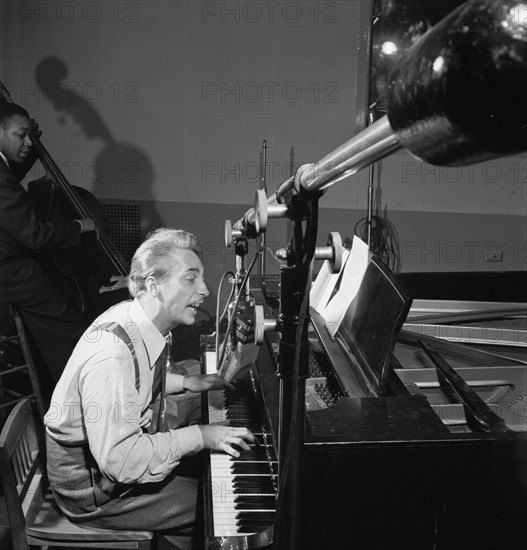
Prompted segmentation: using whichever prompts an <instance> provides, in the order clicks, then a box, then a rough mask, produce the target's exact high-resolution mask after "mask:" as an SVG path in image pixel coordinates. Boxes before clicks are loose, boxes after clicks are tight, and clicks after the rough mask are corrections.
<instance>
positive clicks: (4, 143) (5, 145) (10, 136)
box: [0, 115, 33, 164]
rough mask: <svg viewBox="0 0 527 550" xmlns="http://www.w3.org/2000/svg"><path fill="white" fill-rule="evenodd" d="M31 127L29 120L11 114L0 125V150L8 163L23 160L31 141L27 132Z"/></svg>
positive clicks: (16, 162)
mask: <svg viewBox="0 0 527 550" xmlns="http://www.w3.org/2000/svg"><path fill="white" fill-rule="evenodd" d="M32 129H33V123H32V122H31V120H29V119H28V118H26V117H24V116H20V115H13V116H11V117H9V118H8V119H7V120H4V122H3V123H2V124H1V125H0V151H2V153H3V154H4V156H5V157H6V159H7V160H8V161H9V162H10V163H14V164H18V163H21V162H24V160H25V159H26V157H27V155H28V154H29V150H30V148H31V145H32V144H33V142H32V141H31V138H30V137H29V132H30V131H31V130H32Z"/></svg>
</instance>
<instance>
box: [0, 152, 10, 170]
mask: <svg viewBox="0 0 527 550" xmlns="http://www.w3.org/2000/svg"><path fill="white" fill-rule="evenodd" d="M0 158H1V159H2V160H3V161H4V162H5V163H6V164H7V167H8V168H11V166H10V165H9V162H8V160H7V159H6V158H5V155H4V153H2V151H0Z"/></svg>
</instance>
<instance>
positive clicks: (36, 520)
mask: <svg viewBox="0 0 527 550" xmlns="http://www.w3.org/2000/svg"><path fill="white" fill-rule="evenodd" d="M44 449H45V446H44V426H43V425H42V424H41V422H40V421H39V420H38V419H37V418H36V416H35V414H34V411H33V407H32V404H31V401H30V399H29V398H27V397H26V398H24V399H22V400H21V401H20V402H19V403H17V405H16V406H15V407H14V408H13V410H12V411H11V413H10V414H9V417H8V418H7V421H6V423H5V424H4V427H3V428H2V432H1V433H0V467H1V481H2V487H3V490H4V493H5V499H6V507H7V517H8V519H9V525H10V527H11V539H12V542H13V550H27V549H28V547H29V546H30V545H31V546H41V547H50V546H51V547H55V546H58V547H60V546H62V547H67V548H70V549H71V548H93V549H97V550H100V549H102V548H115V549H136V550H152V548H154V547H155V537H154V533H152V532H151V531H127V530H122V531H121V530H114V529H102V528H98V527H90V526H87V525H82V524H76V523H72V522H70V521H69V519H68V518H67V517H66V516H64V514H62V512H61V510H60V509H59V507H58V506H57V504H56V502H55V500H54V498H53V494H52V492H51V490H50V488H49V483H48V479H47V475H46V467H45V464H46V460H45V452H44Z"/></svg>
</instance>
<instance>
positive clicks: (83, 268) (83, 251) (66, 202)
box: [0, 82, 129, 321]
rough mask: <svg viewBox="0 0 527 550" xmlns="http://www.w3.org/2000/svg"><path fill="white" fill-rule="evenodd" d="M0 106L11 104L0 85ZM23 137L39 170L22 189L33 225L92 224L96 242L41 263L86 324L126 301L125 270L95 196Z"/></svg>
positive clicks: (86, 237) (87, 240)
mask: <svg viewBox="0 0 527 550" xmlns="http://www.w3.org/2000/svg"><path fill="white" fill-rule="evenodd" d="M0 100H2V101H6V102H9V103H14V101H13V100H12V98H11V95H10V93H9V91H8V90H7V88H6V87H5V86H4V84H3V83H2V82H0ZM29 136H30V138H31V141H32V142H33V147H34V150H35V152H36V155H37V158H38V160H39V161H40V162H41V164H42V166H43V167H44V170H45V175H44V176H43V177H42V178H40V179H38V180H35V181H32V182H30V183H29V184H28V189H27V192H28V196H29V199H30V201H31V203H32V205H33V207H34V209H35V211H36V213H37V216H38V217H39V219H41V220H42V221H45V222H59V221H64V220H71V219H81V218H91V219H93V220H94V221H95V222H96V225H97V228H98V232H99V234H98V236H97V237H96V236H95V234H94V233H85V234H83V235H82V241H83V242H82V246H81V247H76V248H68V249H61V250H59V249H57V250H54V251H53V254H52V255H51V256H48V255H47V257H46V258H43V259H42V260H41V263H42V265H43V267H44V269H45V270H46V271H47V272H48V273H49V275H50V276H51V277H53V279H54V280H55V281H56V282H57V284H59V286H61V287H62V288H63V289H64V291H65V292H66V294H67V295H68V296H69V297H70V299H72V300H73V301H74V302H75V303H76V305H77V306H78V307H79V309H80V311H81V312H82V315H83V317H84V318H85V319H86V320H87V321H91V320H92V319H93V318H94V317H95V316H96V315H97V314H98V313H100V312H101V311H102V310H103V309H105V307H107V306H109V305H111V304H112V303H115V302H117V301H119V300H122V299H126V298H127V297H128V294H127V292H126V290H125V288H126V287H125V285H124V282H125V278H126V277H127V275H128V271H129V266H128V264H127V262H126V261H125V260H124V258H123V256H122V255H121V253H120V252H119V251H118V250H117V248H116V247H115V245H114V244H113V242H112V241H111V240H110V239H109V237H108V223H107V221H106V219H105V216H104V212H103V209H102V207H101V205H100V203H99V202H98V201H97V199H96V198H95V196H94V195H93V194H92V193H90V192H89V191H88V190H86V189H83V188H81V187H77V186H74V185H71V184H70V183H69V182H68V180H67V179H66V177H65V176H64V174H63V173H62V171H61V169H60V168H59V166H58V165H57V163H56V162H55V161H54V160H53V158H52V157H51V155H50V154H49V152H48V151H47V150H46V148H45V147H44V145H43V144H42V142H41V141H40V138H39V135H38V134H37V133H36V132H35V131H34V130H33V131H31V132H30V134H29Z"/></svg>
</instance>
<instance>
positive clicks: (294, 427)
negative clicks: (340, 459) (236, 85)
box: [273, 193, 322, 550]
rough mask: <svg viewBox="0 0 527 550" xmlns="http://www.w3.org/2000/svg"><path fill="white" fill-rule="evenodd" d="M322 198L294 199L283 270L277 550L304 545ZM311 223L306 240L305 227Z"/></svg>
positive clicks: (292, 548)
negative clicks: (314, 281) (311, 329)
mask: <svg viewBox="0 0 527 550" xmlns="http://www.w3.org/2000/svg"><path fill="white" fill-rule="evenodd" d="M321 194H322V193H319V194H311V195H308V194H303V193H300V194H293V195H292V197H291V205H290V219H291V220H292V222H293V234H292V238H291V242H290V243H289V245H288V246H287V247H286V255H287V258H286V262H285V264H284V265H281V266H280V282H281V285H280V288H281V291H280V313H279V317H278V318H279V326H280V331H281V338H280V342H279V352H278V353H279V360H278V372H277V375H278V377H279V397H280V398H279V433H278V452H279V480H280V484H279V491H278V503H277V510H276V516H275V524H274V536H273V549H274V550H284V549H287V550H298V549H299V548H300V543H301V532H300V531H301V530H300V528H301V518H300V515H301V514H300V511H301V503H302V495H301V492H302V475H303V467H302V466H303V460H302V454H303V444H304V414H305V391H306V378H307V377H308V376H309V368H308V365H309V361H308V354H309V347H308V346H309V344H308V339H307V327H308V319H309V315H308V308H309V289H310V287H311V277H312V271H311V262H312V259H313V256H314V253H315V245H316V233H317V224H318V199H319V197H320V196H321ZM304 219H306V229H305V234H304V233H303V227H302V221H303V220H304Z"/></svg>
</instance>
